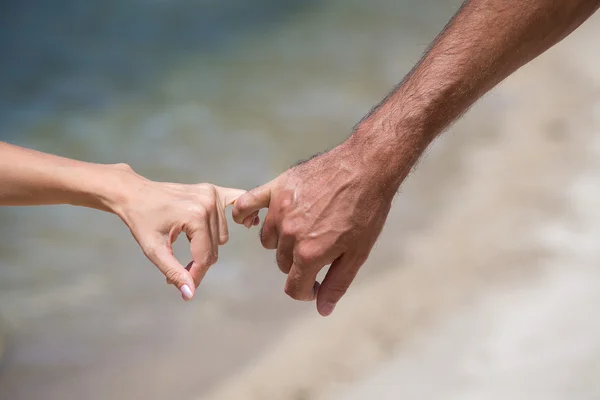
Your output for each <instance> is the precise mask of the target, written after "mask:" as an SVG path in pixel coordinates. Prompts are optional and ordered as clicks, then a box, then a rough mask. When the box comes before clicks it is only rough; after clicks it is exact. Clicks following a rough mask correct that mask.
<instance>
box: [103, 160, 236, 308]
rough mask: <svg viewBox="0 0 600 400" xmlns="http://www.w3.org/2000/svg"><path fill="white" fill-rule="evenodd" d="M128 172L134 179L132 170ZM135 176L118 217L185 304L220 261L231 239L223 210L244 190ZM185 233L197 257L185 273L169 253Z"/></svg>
mask: <svg viewBox="0 0 600 400" xmlns="http://www.w3.org/2000/svg"><path fill="white" fill-rule="evenodd" d="M125 173H128V172H127V171H125ZM129 173H130V174H131V175H132V177H133V175H134V173H133V171H131V172H129ZM135 176H136V177H137V178H135V179H133V181H132V184H131V185H130V186H129V189H128V190H127V191H126V192H125V193H126V194H125V195H124V196H123V197H122V202H121V203H120V204H117V205H116V207H115V212H116V213H117V214H118V215H119V216H120V217H121V219H122V220H123V221H124V222H125V223H126V224H127V226H128V227H129V229H130V230H131V233H132V234H133V237H134V238H135V240H137V242H138V243H139V245H140V247H141V248H142V250H143V251H144V254H145V255H146V256H147V257H148V259H150V261H152V262H153V263H154V264H155V265H156V266H157V267H158V269H159V270H160V271H161V272H162V273H163V274H164V275H165V277H166V279H167V283H171V284H173V285H175V286H176V287H177V288H178V289H179V290H180V292H181V295H182V297H183V299H184V300H191V299H192V297H193V296H194V292H195V289H196V288H197V287H198V285H200V282H201V281H202V279H203V278H204V275H205V274H206V272H207V271H208V268H209V267H210V266H211V265H213V264H215V263H216V262H217V258H218V254H219V245H223V244H225V243H227V241H228V240H229V233H228V229H227V220H226V218H225V208H226V207H227V206H228V205H229V204H232V203H233V202H234V201H235V199H236V198H237V197H238V196H240V195H241V194H243V193H245V191H243V190H238V189H229V188H222V187H219V186H215V185H211V184H208V183H203V184H197V185H183V184H175V183H162V182H153V181H149V180H146V179H144V178H142V177H139V176H138V175H135ZM133 182H135V183H133ZM182 232H185V234H186V235H187V238H188V240H189V241H190V246H191V253H192V258H193V260H192V261H191V262H190V263H189V264H188V265H187V267H185V268H184V267H183V265H181V264H180V263H179V262H178V261H177V259H176V258H175V257H174V255H173V251H172V248H171V245H172V243H173V242H174V241H175V240H176V239H177V237H178V236H179V234H180V233H182Z"/></svg>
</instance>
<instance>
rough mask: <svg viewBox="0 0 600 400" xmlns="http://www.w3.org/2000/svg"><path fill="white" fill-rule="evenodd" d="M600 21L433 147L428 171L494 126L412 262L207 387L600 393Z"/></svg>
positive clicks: (366, 394)
mask: <svg viewBox="0 0 600 400" xmlns="http://www.w3.org/2000/svg"><path fill="white" fill-rule="evenodd" d="M598 28H600V19H599V18H595V19H593V20H592V21H590V22H588V24H586V25H585V26H584V27H583V28H581V30H580V31H578V32H577V33H576V34H574V35H572V36H571V37H569V38H568V39H567V40H565V41H564V42H563V43H561V44H560V45H559V46H557V47H556V48H554V49H553V50H551V51H550V52H549V53H547V54H545V55H544V56H543V57H541V58H540V59H538V60H536V61H535V62H534V63H532V64H530V65H528V66H527V67H525V68H523V69H522V70H520V71H519V72H518V73H517V74H515V75H514V76H513V77H511V78H510V79H509V80H507V81H506V82H505V83H504V84H502V85H501V86H500V87H499V88H497V89H496V90H495V91H494V92H493V93H492V94H490V95H488V96H487V97H486V98H485V99H484V100H483V101H482V102H481V103H480V104H479V105H478V106H476V107H475V109H473V110H472V111H471V112H470V114H469V115H468V116H467V117H466V118H465V119H464V120H463V121H461V122H459V123H458V124H457V125H456V126H454V127H453V128H452V130H451V132H449V133H447V134H446V135H445V136H444V137H443V138H442V139H440V141H439V142H438V143H436V144H435V146H436V148H437V147H440V148H441V149H440V150H439V151H438V149H436V148H434V149H433V150H432V153H433V154H436V156H432V157H427V158H426V159H425V160H424V161H423V162H422V164H423V165H422V166H423V168H424V169H425V170H427V169H428V168H429V167H430V165H428V164H435V163H437V162H439V158H437V154H438V153H439V152H441V151H442V150H443V149H444V148H445V146H451V144H449V143H451V141H454V140H460V139H459V138H460V137H461V136H462V135H464V134H465V130H463V129H462V128H463V127H464V126H465V124H469V126H471V127H472V126H473V125H474V124H480V125H481V127H482V128H483V129H482V131H481V135H483V136H484V138H483V139H482V137H478V138H473V140H477V141H478V142H479V143H480V145H479V146H478V148H477V149H475V150H474V151H473V152H472V154H470V155H469V157H466V158H465V159H464V160H463V162H464V163H465V165H466V166H468V167H469V168H466V170H467V171H468V172H467V173H465V174H464V177H463V178H464V179H463V180H462V183H461V184H460V185H457V187H456V188H455V191H454V194H453V198H452V199H449V200H448V201H446V203H445V205H444V206H443V209H442V211H441V212H438V213H437V215H438V217H437V220H436V221H435V223H434V224H432V225H431V226H430V227H429V228H428V229H427V230H426V231H425V232H423V233H422V235H420V236H418V237H413V238H411V242H410V243H409V246H408V247H409V248H410V251H409V254H408V256H407V257H406V259H405V260H403V262H402V263H401V265H397V266H396V267H395V268H392V269H389V270H386V272H385V273H382V274H379V275H378V276H374V277H372V278H371V279H369V280H367V281H366V282H363V283H362V284H360V285H359V287H355V288H354V290H352V291H351V293H350V294H349V295H348V297H347V298H346V299H345V300H344V302H343V303H342V304H340V306H339V309H338V310H337V311H336V314H335V315H334V316H333V317H331V318H329V319H327V320H323V319H320V318H318V317H316V316H314V315H309V316H306V317H305V318H302V319H300V320H298V321H297V323H296V324H295V325H294V326H292V327H291V328H290V329H289V331H288V332H287V334H286V335H284V336H283V337H282V339H281V340H280V341H278V342H277V343H275V344H274V345H273V346H272V348H271V349H270V351H269V352H268V354H266V355H265V356H264V357H262V358H261V359H259V360H257V361H256V362H255V363H254V364H251V365H249V366H247V368H245V369H244V370H243V371H241V372H240V374H239V375H238V376H236V377H234V378H232V379H230V380H228V381H226V382H225V383H224V384H223V385H221V387H220V388H218V389H217V390H216V391H215V392H214V393H213V394H212V395H211V396H208V397H203V398H206V399H210V400H226V399H227V400H229V399H236V400H239V399H257V400H258V399H260V400H269V399H278V400H279V399H294V400H301V399H322V400H325V399H335V400H338V399H339V400H355V399H371V398H373V399H397V398H407V399H441V398H444V399H482V398H485V399H501V398H502V399H506V398H510V399H557V400H559V399H561V400H562V399H564V400H566V399H598V398H600V379H598V376H600V340H599V339H598V338H599V337H600V335H599V334H600V324H598V322H597V320H596V312H595V310H596V309H597V306H598V304H599V303H600V270H599V269H598V262H599V261H600V251H599V250H598V245H597V240H598V238H599V237H600V212H598V211H597V204H598V202H599V201H600V188H599V186H598V178H600V136H599V134H600V96H599V94H598V93H600V91H599V89H600V74H599V73H598V69H597V68H594V66H595V67H597V66H598V65H600V55H599V54H598V52H597V51H596V50H594V48H595V46H594V43H593V40H589V39H588V38H590V37H598V33H600V30H599V29H598ZM565 77H569V79H565ZM573 77H575V78H573ZM490 110H493V111H494V112H493V114H491V115H492V117H491V118H492V120H489V119H487V120H486V118H488V117H489V115H490V113H488V112H487V111H490ZM500 110H501V111H500ZM472 133H473V129H470V132H469V134H472ZM422 178H423V177H422V176H420V173H419V171H417V172H416V173H415V174H414V175H413V176H412V177H411V178H410V179H411V180H418V179H422ZM406 190H407V191H410V182H409V183H408V187H407V189H406ZM384 234H385V233H384Z"/></svg>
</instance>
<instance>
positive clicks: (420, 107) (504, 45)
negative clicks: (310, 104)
mask: <svg viewBox="0 0 600 400" xmlns="http://www.w3.org/2000/svg"><path fill="white" fill-rule="evenodd" d="M599 7H600V1H599V0H467V1H465V3H464V4H463V6H462V7H461V9H460V10H459V12H458V13H457V14H456V15H455V16H454V18H453V19H452V20H451V21H450V22H449V23H448V25H447V26H446V28H445V29H444V30H443V31H442V33H440V35H438V37H437V38H436V40H435V41H434V42H433V44H432V45H431V46H430V48H429V50H428V51H427V52H426V54H425V55H424V57H423V58H422V59H421V61H420V62H419V63H418V64H417V65H416V66H415V67H414V68H413V70H412V71H411V72H410V73H409V74H408V75H407V76H406V78H405V79H404V80H403V81H402V82H401V83H400V84H399V85H398V86H397V87H396V88H395V89H394V90H393V91H392V92H391V93H390V94H389V95H388V96H387V97H386V98H385V99H384V100H383V102H382V103H380V104H379V105H378V106H377V107H375V108H374V109H373V110H372V111H371V112H370V113H369V114H368V115H367V116H366V117H365V118H363V120H362V121H361V122H360V123H359V124H358V125H357V126H356V128H355V133H354V135H353V136H352V137H351V139H350V141H349V142H351V143H356V144H358V145H359V147H361V148H362V149H363V150H361V152H362V153H363V158H364V159H365V161H366V162H367V163H368V164H370V163H371V162H375V160H385V164H386V166H385V167H383V168H384V170H383V172H382V174H383V175H384V177H385V178H386V182H387V185H388V186H389V187H391V188H394V189H397V188H398V186H399V185H400V184H401V182H402V180H403V179H404V178H405V177H406V175H407V174H408V172H409V171H410V168H411V167H412V165H413V164H414V163H415V162H416V160H417V158H418V157H419V156H420V155H421V153H422V152H423V150H424V149H425V148H426V147H427V145H429V143H430V142H431V141H432V140H433V139H434V138H435V137H436V136H437V135H438V134H440V133H441V132H442V131H443V130H444V129H445V128H446V127H447V126H448V125H450V124H451V123H452V122H454V121H455V120H456V119H457V118H459V117H460V116H461V115H462V114H463V113H464V112H465V111H466V110H467V109H468V108H469V107H470V106H471V105H473V103H474V102H475V101H476V100H477V99H479V98H480V97H481V96H482V95H484V94H485V93H486V92H487V91H489V90H490V89H492V88H493V87H494V86H496V85H497V84H498V83H499V82H501V81H502V80H503V79H504V78H506V77H507V76H509V75H510V74H511V73H513V72H514V71H516V70H517V69H518V68H520V67H521V66H523V65H524V64H526V63H528V62H529V61H531V60H532V59H534V58H535V57H537V56H538V55H540V54H541V53H543V52H544V51H546V50H547V49H548V48H550V47H552V46H553V45H555V44H556V43H558V42H559V41H560V40H562V39H563V38H565V37H566V36H567V35H568V34H570V33H571V32H572V31H573V30H575V29H576V28H577V27H578V26H579V25H581V24H582V23H583V22H584V21H585V20H586V19H587V18H589V17H590V16H591V15H592V14H593V13H594V12H595V11H596V10H597V9H598V8H599ZM382 152H383V153H382ZM382 154H385V157H382ZM390 161H392V162H390ZM379 164H381V162H380V163H379ZM377 168H380V165H377Z"/></svg>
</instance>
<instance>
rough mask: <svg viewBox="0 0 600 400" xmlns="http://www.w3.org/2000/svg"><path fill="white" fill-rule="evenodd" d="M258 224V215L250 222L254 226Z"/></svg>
mask: <svg viewBox="0 0 600 400" xmlns="http://www.w3.org/2000/svg"><path fill="white" fill-rule="evenodd" d="M259 222H260V220H259V219H258V215H257V216H256V217H254V219H253V220H252V225H254V226H256V225H258V223H259Z"/></svg>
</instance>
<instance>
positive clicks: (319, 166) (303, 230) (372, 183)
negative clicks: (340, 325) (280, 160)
mask: <svg viewBox="0 0 600 400" xmlns="http://www.w3.org/2000/svg"><path fill="white" fill-rule="evenodd" d="M359 154H361V152H359V151H357V149H354V148H352V145H350V144H349V143H346V144H344V145H341V146H339V147H337V148H335V149H333V150H332V151H330V152H328V153H325V154H323V155H320V156H318V157H315V158H313V159H311V160H310V161H307V162H305V163H302V164H300V165H298V166H296V167H293V168H291V169H290V170H288V171H286V172H285V173H283V174H282V175H280V176H279V177H278V178H276V179H275V180H273V181H271V182H269V183H267V184H266V185H264V186H261V187H258V188H256V189H254V190H252V191H250V192H248V193H247V194H245V195H242V196H241V197H240V198H239V199H238V200H237V201H236V203H235V205H234V208H233V218H234V220H235V221H236V222H238V223H244V222H245V224H246V226H248V225H249V221H252V219H253V218H254V216H255V215H256V212H257V211H258V210H260V209H261V208H264V207H268V208H269V212H268V214H267V216H266V218H265V221H264V225H263V227H262V230H261V235H260V238H261V242H262V244H263V246H264V247H265V248H267V249H277V253H276V259H277V264H278V265H279V268H280V269H281V271H283V272H284V273H286V274H288V278H287V282H286V284H285V292H286V293H287V294H288V295H289V296H290V297H292V298H294V299H297V300H307V301H310V300H314V299H315V298H316V299H317V308H318V310H319V313H320V314H321V315H323V316H327V315H329V314H331V313H332V312H333V309H334V307H335V305H336V303H337V302H338V301H339V300H340V298H341V297H342V296H343V295H344V293H346V290H347V289H348V287H349V286H350V284H351V283H352V280H353V279H354V277H355V276H356V274H357V272H358V270H359V269H360V267H361V266H362V265H363V264H364V262H365V261H366V260H367V257H368V256H369V253H370V252H371V248H372V247H373V245H374V244H375V241H376V240H377V237H378V236H379V233H380V232H381V229H382V227H383V224H384V222H385V219H386V217H387V215H388V212H389V210H390V206H391V202H392V199H393V196H394V194H395V191H396V189H397V188H395V187H389V186H387V185H385V184H384V183H383V182H382V180H381V178H382V174H381V171H380V170H378V169H377V168H374V165H369V164H366V163H364V162H363V160H362V159H361V158H359V157H358V155H359ZM380 183H381V184H380ZM330 264H331V267H330V268H329V271H328V272H327V275H326V277H325V278H324V280H323V282H322V284H321V285H320V287H319V284H318V283H317V282H315V280H316V277H317V274H318V273H319V271H320V270H321V269H322V268H323V267H324V266H326V265H330Z"/></svg>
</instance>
